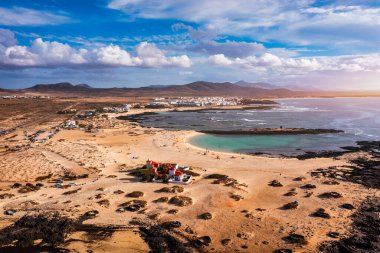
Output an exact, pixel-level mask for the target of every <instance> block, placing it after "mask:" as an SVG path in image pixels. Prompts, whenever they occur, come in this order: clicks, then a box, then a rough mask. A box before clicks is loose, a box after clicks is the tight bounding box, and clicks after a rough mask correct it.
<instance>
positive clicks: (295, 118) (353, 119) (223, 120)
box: [142, 98, 380, 155]
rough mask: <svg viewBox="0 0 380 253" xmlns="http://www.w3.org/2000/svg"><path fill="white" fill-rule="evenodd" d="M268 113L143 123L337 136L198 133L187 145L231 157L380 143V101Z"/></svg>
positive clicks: (323, 101) (313, 104)
mask: <svg viewBox="0 0 380 253" xmlns="http://www.w3.org/2000/svg"><path fill="white" fill-rule="evenodd" d="M276 101H277V102H278V103H279V107H278V108H274V109H268V110H209V111H197V112H196V111H191V112H177V111H172V112H162V113H159V114H156V115H149V116H147V117H146V119H144V121H143V122H142V124H143V125H144V126H149V127H159V128H164V129H180V130H239V129H252V128H273V127H280V126H282V127H284V128H328V129H339V130H343V131H344V133H340V134H319V135H262V136H249V135H241V136H227V135H212V134H201V135H198V136H196V137H194V138H192V139H191V140H190V143H191V144H193V145H195V146H199V147H202V148H206V149H210V150H218V151H228V152H235V153H257V152H260V153H269V154H284V155H295V154H301V153H304V152H305V151H322V150H340V147H343V146H353V145H355V142H356V141H362V140H380V98H307V99H280V100H276Z"/></svg>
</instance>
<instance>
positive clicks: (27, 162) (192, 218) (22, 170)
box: [0, 110, 375, 252]
mask: <svg viewBox="0 0 380 253" xmlns="http://www.w3.org/2000/svg"><path fill="white" fill-rule="evenodd" d="M144 111H147V110H136V111H131V112H128V113H126V114H127V115H128V114H134V113H141V112H144ZM107 115H108V120H109V121H110V122H112V127H110V126H108V125H106V126H105V127H102V128H101V129H99V131H98V132H97V133H86V132H85V131H81V130H62V131H61V132H60V133H58V134H57V136H56V138H54V139H51V140H49V141H48V142H47V143H46V144H44V145H41V146H40V147H39V148H38V149H29V150H21V151H19V152H16V153H10V154H7V155H6V156H4V159H3V160H2V161H0V162H1V164H0V165H1V166H2V168H3V170H2V171H1V173H2V178H3V182H1V183H0V187H1V189H3V192H4V193H10V194H14V195H15V196H14V197H11V198H9V199H6V200H3V201H2V202H1V203H0V207H1V208H3V209H4V210H7V209H10V208H16V209H17V213H16V214H15V215H14V216H10V217H8V216H6V217H5V220H4V222H3V223H1V227H4V226H5V225H6V224H10V223H11V222H14V221H15V220H17V219H18V218H20V217H22V216H23V215H24V214H27V213H30V212H33V210H35V209H36V208H38V209H39V210H50V211H51V210H56V211H59V212H60V213H61V214H66V215H68V216H69V217H78V216H81V215H83V214H84V213H86V212H88V211H91V210H97V211H98V212H99V214H98V215H97V216H96V217H94V218H93V219H90V220H87V221H86V224H87V225H113V226H115V225H120V226H130V227H134V228H136V229H138V228H139V227H144V226H145V225H143V224H145V223H147V224H149V225H148V227H149V226H151V225H152V224H161V223H163V222H168V221H178V222H180V224H182V225H181V227H180V228H177V229H176V231H178V232H181V233H183V234H184V235H186V237H188V238H190V239H191V238H194V237H195V238H201V237H202V236H209V237H210V238H212V241H211V243H210V244H209V245H202V247H201V249H202V250H203V251H210V250H211V248H213V249H214V250H215V251H216V252H231V251H234V250H240V251H241V252H252V251H257V252H273V251H274V250H276V249H280V248H291V249H292V250H293V252H305V251H306V252H311V251H313V250H314V249H315V248H316V247H317V246H318V245H319V244H320V243H321V242H323V241H326V240H329V237H328V236H326V233H327V232H329V231H328V230H327V229H326V228H334V229H335V231H338V232H339V233H340V234H341V235H342V236H343V235H346V234H348V233H349V229H350V228H349V227H347V225H346V224H347V223H349V222H350V216H351V214H352V213H353V212H354V211H349V210H345V209H342V208H339V206H340V205H341V204H344V203H346V202H348V203H352V204H353V205H355V206H357V203H361V202H362V201H363V200H364V199H365V198H366V197H367V196H370V195H371V194H372V195H373V194H374V193H375V191H374V189H370V188H367V187H364V186H362V185H360V184H354V183H351V182H348V181H339V184H331V185H330V184H325V183H324V182H325V181H326V180H328V179H327V178H323V177H319V178H318V177H313V176H311V174H310V173H311V172H312V171H315V170H317V169H319V168H326V167H336V168H339V169H344V168H345V166H349V165H350V163H349V161H350V160H352V159H354V158H356V157H357V156H358V154H354V153H352V154H346V155H343V156H341V157H339V159H335V158H312V159H308V160H302V161H301V160H298V159H295V158H279V157H265V156H255V155H246V154H235V153H230V152H219V151H213V150H210V151H209V152H207V153H206V155H204V153H205V151H206V150H205V149H202V148H199V147H195V146H193V145H192V144H190V143H189V141H188V140H189V139H190V138H192V137H194V136H197V135H198V134H199V133H197V132H196V131H170V130H165V129H160V128H146V127H142V126H140V125H138V124H135V123H130V122H128V121H122V120H117V119H116V117H118V116H120V115H121V114H107ZM100 123H101V122H100ZM100 123H99V124H100ZM39 153H41V154H42V155H39ZM147 159H152V160H155V161H158V162H174V163H178V164H180V165H187V166H190V167H192V168H193V170H194V172H196V173H198V174H200V176H198V177H195V181H194V183H193V184H191V185H186V186H184V191H183V192H182V193H176V194H171V193H161V192H159V190H160V189H161V188H163V187H172V186H173V185H171V184H169V185H164V184H159V183H148V182H140V180H139V179H138V178H136V177H134V176H132V175H130V173H129V172H130V171H131V170H133V169H135V168H137V167H140V166H141V165H143V164H145V162H146V160H147ZM12 160H17V161H18V163H17V164H14V163H12V162H11V161H12ZM53 161H55V162H56V165H55V166H54V167H52V169H54V173H60V170H61V168H63V169H62V170H63V171H66V170H69V169H71V170H73V171H76V170H77V169H78V168H82V169H85V170H86V171H87V170H88V171H89V172H90V176H89V178H84V179H78V180H76V181H74V182H76V184H77V186H74V187H72V188H71V189H69V190H76V189H78V188H79V187H80V190H79V191H78V192H77V193H73V195H64V194H63V193H64V192H65V191H68V190H65V189H59V188H54V187H52V185H51V184H50V183H49V182H48V181H43V182H44V183H45V184H46V186H45V187H42V188H41V189H40V190H38V191H36V192H29V193H19V192H18V191H17V189H13V188H11V187H10V186H11V185H12V183H11V182H21V183H26V182H36V181H35V178H36V177H37V176H43V175H46V174H47V173H49V172H48V171H42V175H41V171H39V168H40V167H41V166H42V165H44V164H50V163H51V162H53ZM37 162H38V163H40V165H38V166H37ZM41 164H42V165H41ZM93 167H95V168H96V169H97V170H94V169H92V168H93ZM213 174H220V175H226V176H228V177H230V178H233V179H234V180H236V181H237V182H238V183H239V184H241V185H243V186H240V187H239V188H235V187H231V186H228V185H225V184H223V183H218V184H216V183H213V180H210V179H207V177H208V176H210V175H213ZM21 176H23V177H21ZM299 177H302V178H304V179H302V180H301V181H295V180H294V179H296V178H299ZM272 180H279V181H280V182H281V184H282V185H283V186H282V187H278V188H276V187H272V186H270V185H268V184H269V183H270V182H271V181H272ZM66 183H67V182H65V184H66ZM306 184H312V185H315V186H316V188H315V189H304V188H302V187H303V186H304V185H306ZM99 189H101V190H99ZM292 189H295V190H294V192H296V194H297V195H296V196H284V194H286V193H287V192H289V191H291V190H292ZM118 190H121V191H123V192H124V193H123V194H115V192H116V191H118ZM133 191H141V192H143V194H144V195H143V197H141V198H139V199H141V200H144V201H146V202H147V206H146V208H145V209H144V210H143V212H122V213H119V212H116V210H117V209H118V207H119V206H120V205H121V204H122V203H124V202H126V201H129V200H131V198H128V197H126V194H128V193H130V192H133ZM332 191H334V192H339V193H341V194H342V197H341V198H339V199H323V198H320V197H319V195H320V194H323V193H325V192H332ZM310 192H313V195H311V196H309V197H305V196H308V194H309V193H310ZM176 195H178V196H186V197H189V198H191V199H192V204H191V205H189V206H183V207H178V206H175V205H173V204H170V203H158V202H156V200H157V199H158V198H161V197H168V198H172V197H173V196H176ZM97 196H98V197H99V198H98V197H97ZM237 199H238V200H237ZM29 200H32V201H34V202H35V204H34V205H32V206H25V207H24V205H26V204H25V202H27V201H29ZM295 200H298V202H299V205H300V206H299V207H298V208H296V209H294V210H283V209H282V206H283V205H285V204H286V203H289V202H291V201H295ZM68 201H70V202H68ZM100 201H105V202H104V203H107V201H108V205H106V206H102V205H100V204H99V202H100ZM101 203H103V202H101ZM317 208H324V209H325V210H327V212H328V213H329V214H331V216H332V217H333V218H331V219H319V218H315V217H312V216H310V214H311V213H312V212H314V211H315V209H317ZM172 209H176V210H177V212H178V213H176V214H171V213H169V211H170V210H172ZM205 212H209V213H211V214H212V219H210V220H203V219H200V218H198V217H199V215H200V214H202V213H205ZM156 214H159V216H157V217H158V218H156V219H153V220H152V219H151V218H150V217H152V216H154V217H156V216H155V215H156ZM300 217H302V219H300ZM226 220H228V221H229V222H228V224H226V222H225V221H226ZM136 221H143V222H145V223H137V225H133V222H136ZM305 224H306V226H305ZM187 228H190V229H191V231H192V233H188V232H186V229H187ZM187 231H190V230H187ZM289 233H297V234H301V235H303V236H305V238H306V239H307V241H308V244H307V245H302V246H299V245H293V244H289V243H287V242H286V241H284V240H283V239H282V238H284V237H286V236H287V235H288V234H289ZM75 236H77V235H76V234H75V235H72V237H71V238H73V237H74V238H75ZM173 236H174V235H173ZM138 238H140V239H138ZM138 238H137V239H136V240H137V242H138V244H139V246H138V247H140V249H141V251H137V250H136V244H133V243H132V242H126V244H124V245H123V247H124V249H129V250H130V252H148V251H149V249H148V246H147V241H146V242H144V241H143V240H142V239H141V237H140V235H139V236H138ZM226 238H227V239H230V240H231V241H230V243H229V244H228V245H223V244H221V243H220V242H221V241H222V240H223V239H226ZM247 238H248V239H247ZM264 241H265V242H267V243H263V242H264ZM95 244H96V245H97V246H96V245H92V244H89V245H90V246H91V245H92V246H91V247H92V248H91V247H90V248H89V245H88V244H87V245H86V244H82V245H80V247H79V249H83V250H87V249H92V250H97V249H99V250H101V249H107V246H106V244H105V242H104V241H102V240H100V239H99V240H96V243H95ZM242 245H245V246H247V247H248V249H246V250H245V249H242V248H241V246H242ZM70 247H71V248H75V247H74V246H73V245H71V246H70V245H69V246H68V248H70ZM96 247H98V248H96ZM108 247H109V246H108ZM108 249H110V248H108ZM195 250H196V248H195Z"/></svg>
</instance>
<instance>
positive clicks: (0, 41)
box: [0, 28, 17, 47]
mask: <svg viewBox="0 0 380 253" xmlns="http://www.w3.org/2000/svg"><path fill="white" fill-rule="evenodd" d="M16 43H17V40H16V38H15V35H14V33H13V32H12V31H10V30H7V29H2V28H0V46H1V45H2V46H5V47H9V46H13V45H15V44H16Z"/></svg>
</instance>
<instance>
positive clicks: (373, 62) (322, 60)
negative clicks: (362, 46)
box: [209, 53, 380, 76]
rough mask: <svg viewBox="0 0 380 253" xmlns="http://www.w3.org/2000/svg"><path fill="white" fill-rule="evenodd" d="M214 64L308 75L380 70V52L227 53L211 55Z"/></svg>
mask: <svg viewBox="0 0 380 253" xmlns="http://www.w3.org/2000/svg"><path fill="white" fill-rule="evenodd" d="M209 61H210V62H211V63H213V64H217V65H222V66H227V65H228V66H232V67H239V68H242V69H245V70H257V71H258V72H262V71H263V70H264V71H265V72H266V73H267V74H277V75H281V74H287V75H297V76H299V75H305V74H308V73H311V72H326V71H333V72H346V73H348V72H350V73H353V72H377V71H379V70H380V54H369V55H352V56H324V57H303V58H281V57H278V56H276V55H273V54H270V53H265V54H264V55H262V56H260V57H257V56H249V57H245V58H227V57H225V56H224V55H223V54H218V55H213V56H210V57H209Z"/></svg>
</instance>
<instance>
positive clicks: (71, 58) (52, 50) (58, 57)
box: [0, 30, 192, 68]
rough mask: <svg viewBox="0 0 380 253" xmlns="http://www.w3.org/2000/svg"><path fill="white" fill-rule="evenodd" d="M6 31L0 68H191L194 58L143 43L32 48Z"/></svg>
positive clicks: (57, 44)
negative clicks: (131, 47) (129, 48)
mask: <svg viewBox="0 0 380 253" xmlns="http://www.w3.org/2000/svg"><path fill="white" fill-rule="evenodd" d="M0 34H5V35H6V36H7V37H3V39H1V41H0V67H2V68H30V67H60V66H67V67H76V66H86V67H140V68H165V67H179V68H188V67H190V66H191V64H192V63H191V60H190V58H189V57H188V56H187V55H179V56H166V55H165V53H164V52H163V51H162V50H160V49H159V48H157V47H156V46H155V45H154V44H151V43H147V42H141V43H139V44H138V45H137V46H136V47H135V49H134V52H128V51H126V50H124V49H122V48H121V47H120V46H118V45H113V44H110V45H107V46H102V47H97V48H93V49H87V48H79V49H78V48H73V47H71V46H69V45H67V44H63V43H60V42H55V41H53V42H49V41H43V40H42V39H41V38H38V39H35V40H34V41H33V42H32V43H31V45H30V46H29V47H27V46H19V45H17V44H15V43H16V41H15V40H14V37H13V36H12V34H10V33H9V31H7V30H0Z"/></svg>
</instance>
